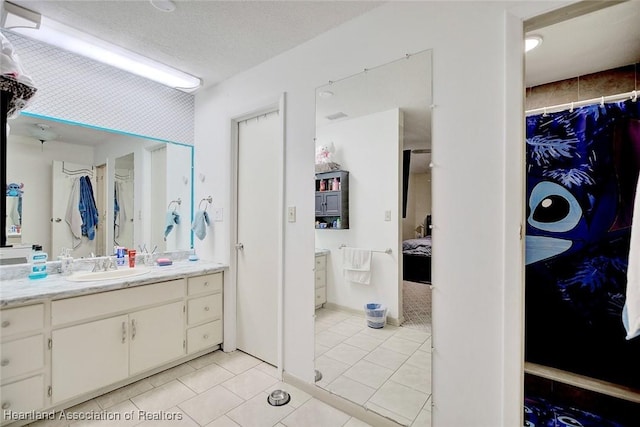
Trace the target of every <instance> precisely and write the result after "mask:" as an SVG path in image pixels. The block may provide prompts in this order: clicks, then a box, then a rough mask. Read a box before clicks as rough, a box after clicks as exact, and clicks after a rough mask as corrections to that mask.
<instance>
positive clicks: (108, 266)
mask: <svg viewBox="0 0 640 427" xmlns="http://www.w3.org/2000/svg"><path fill="white" fill-rule="evenodd" d="M102 268H103V270H104V271H107V270H117V269H118V267H116V263H115V262H114V261H113V257H107V258H106V259H105V260H104V263H103V264H102Z"/></svg>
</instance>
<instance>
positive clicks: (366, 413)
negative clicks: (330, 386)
mask: <svg viewBox="0 0 640 427" xmlns="http://www.w3.org/2000/svg"><path fill="white" fill-rule="evenodd" d="M282 381H283V382H284V383H286V384H291V385H292V386H294V387H297V388H299V389H300V390H302V391H304V392H305V393H308V394H310V395H311V396H312V397H314V398H316V399H318V400H320V401H321V402H324V403H326V404H327V405H330V406H333V407H334V408H336V409H339V410H340V411H342V412H344V413H345V414H348V415H351V416H352V417H355V418H357V419H359V420H360V421H364V422H365V423H367V424H369V425H372V426H376V427H403V425H402V424H398V423H397V422H395V421H394V420H392V419H390V418H387V417H384V416H382V415H380V414H378V413H375V412H373V411H370V410H369V409H367V408H365V407H363V406H360V405H358V404H356V403H353V402H351V401H349V400H346V399H345V398H343V397H340V396H338V395H336V394H333V393H331V392H330V391H327V390H325V389H322V388H320V387H318V386H317V385H315V384H310V383H307V382H305V381H303V380H301V379H299V378H297V377H294V376H293V375H291V374H289V373H287V372H283V373H282Z"/></svg>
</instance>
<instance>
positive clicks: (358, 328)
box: [316, 282, 431, 427]
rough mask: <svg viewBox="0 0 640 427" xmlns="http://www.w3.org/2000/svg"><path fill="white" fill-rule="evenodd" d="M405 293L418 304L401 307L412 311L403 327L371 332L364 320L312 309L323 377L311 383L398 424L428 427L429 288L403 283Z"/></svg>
mask: <svg viewBox="0 0 640 427" xmlns="http://www.w3.org/2000/svg"><path fill="white" fill-rule="evenodd" d="M407 284H408V286H407ZM417 286H420V287H422V288H419V287H418V288H417ZM404 289H405V292H404V294H405V297H407V298H413V299H414V301H415V302H417V303H416V304H415V307H413V308H410V307H407V306H406V305H405V307H404V310H405V311H407V310H408V309H409V310H412V311H413V317H412V318H411V320H410V321H409V322H405V323H409V325H408V326H407V327H405V326H404V325H403V326H402V327H395V326H391V325H386V326H385V327H384V328H382V329H372V328H369V327H367V325H366V322H365V320H364V318H363V316H354V315H352V314H349V313H345V312H341V311H337V310H329V309H326V308H320V309H318V310H316V369H318V370H319V371H320V372H321V373H322V379H321V380H320V381H318V382H317V383H316V384H317V385H318V386H320V387H322V388H324V389H325V390H328V391H330V392H332V393H334V394H337V395H339V396H342V397H344V398H346V399H348V400H350V401H352V402H355V403H357V404H359V405H363V406H364V407H365V408H367V409H370V410H372V411H374V412H377V413H378V414H381V415H383V416H385V417H388V418H391V419H393V420H395V421H397V422H399V423H401V424H403V425H407V426H415V427H423V426H425V427H426V426H430V425H431V316H430V312H431V311H430V307H431V304H430V298H431V288H430V287H429V286H427V285H423V284H413V283H410V282H405V287H404ZM408 289H409V290H408ZM412 294H413V296H412ZM427 299H428V300H429V305H428V306H425V305H424V302H425V301H426V300H427ZM420 301H422V303H421V302H420Z"/></svg>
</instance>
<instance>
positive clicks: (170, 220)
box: [164, 211, 180, 242]
mask: <svg viewBox="0 0 640 427" xmlns="http://www.w3.org/2000/svg"><path fill="white" fill-rule="evenodd" d="M165 219H166V221H165V228H164V240H165V242H166V241H167V236H168V235H169V233H171V230H173V226H174V225H176V224H180V214H179V213H178V212H177V211H168V212H167V215H166V218H165Z"/></svg>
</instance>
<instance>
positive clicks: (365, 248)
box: [310, 51, 432, 425]
mask: <svg viewBox="0 0 640 427" xmlns="http://www.w3.org/2000/svg"><path fill="white" fill-rule="evenodd" d="M431 103H432V101H431V51H424V52H420V53H417V54H413V55H408V56H407V57H406V58H402V59H399V60H397V61H394V62H391V63H388V64H385V65H382V66H379V67H376V68H369V69H367V70H365V72H363V73H360V74H357V75H355V76H351V77H348V78H345V79H342V80H339V81H334V82H332V83H330V84H329V85H326V86H323V87H320V88H318V89H317V91H316V153H321V154H322V155H321V156H318V157H319V158H317V159H316V162H317V164H316V173H317V175H316V181H318V180H320V182H321V181H322V180H323V179H325V178H327V181H328V182H330V183H331V184H332V185H330V186H326V185H325V186H322V185H320V186H318V185H317V184H316V200H326V201H327V202H326V204H322V203H321V207H323V208H324V209H325V210H324V211H322V212H318V203H317V202H316V215H320V217H318V216H317V217H316V221H318V222H326V223H327V224H332V225H331V226H327V227H322V226H320V227H318V224H316V228H317V229H316V231H315V235H316V248H317V249H316V272H315V287H316V317H315V319H316V328H315V330H316V333H315V334H316V335H315V347H316V348H315V354H316V359H315V362H316V363H315V366H316V379H317V381H316V385H318V386H319V387H322V388H324V389H326V390H328V391H330V392H331V393H333V394H335V395H338V396H341V397H343V398H345V399H347V400H350V401H351V402H354V403H356V404H359V405H362V406H363V407H365V408H366V409H367V410H370V411H372V412H376V413H378V414H380V415H382V416H384V417H387V418H391V419H393V420H395V421H396V422H398V423H400V424H402V425H430V420H431V236H430V215H431V185H430V182H431V174H430V169H429V167H428V165H429V163H430V160H431V111H430V108H431ZM327 170H330V171H331V172H329V173H327ZM338 171H343V172H344V173H343V175H341V176H347V175H346V173H348V181H346V182H348V188H346V187H347V186H345V185H342V182H341V183H339V184H338V185H335V186H334V185H333V184H334V183H333V182H332V181H335V177H333V175H335V174H336V173H338ZM332 174H333V175H332ZM310 185H311V184H310ZM345 191H347V192H348V193H347V194H348V195H347V197H342V196H343V195H344V193H345ZM333 193H336V194H335V195H334V194H333ZM332 196H335V197H332ZM332 199H333V200H336V201H337V202H336V203H334V205H335V209H333V208H332V209H331V210H330V203H329V201H330V200H332ZM331 215H333V216H336V218H333V219H332V218H329V220H326V219H325V217H330V216H331ZM345 215H348V218H349V228H348V229H344V228H341V227H340V226H334V224H335V225H338V224H340V222H339V221H338V220H337V219H340V218H341V217H342V216H345ZM318 218H320V220H319V219H318ZM368 304H379V305H380V308H379V309H374V308H372V307H375V306H369V309H367V305H368ZM385 309H386V310H385ZM385 314H386V318H385V317H384V315H385ZM378 316H382V317H378ZM385 319H386V322H385Z"/></svg>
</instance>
